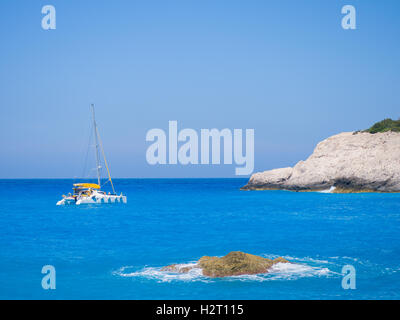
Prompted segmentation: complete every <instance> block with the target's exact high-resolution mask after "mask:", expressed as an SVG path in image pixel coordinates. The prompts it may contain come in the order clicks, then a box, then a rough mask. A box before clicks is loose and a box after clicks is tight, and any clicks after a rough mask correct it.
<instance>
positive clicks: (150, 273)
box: [114, 263, 208, 282]
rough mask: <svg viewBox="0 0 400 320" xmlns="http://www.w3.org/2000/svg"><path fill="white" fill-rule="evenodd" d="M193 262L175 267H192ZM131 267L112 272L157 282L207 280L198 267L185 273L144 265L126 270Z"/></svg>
mask: <svg viewBox="0 0 400 320" xmlns="http://www.w3.org/2000/svg"><path fill="white" fill-rule="evenodd" d="M195 265H196V264H195V263H182V264H177V265H176V268H177V269H178V270H179V269H181V268H184V267H194V266H195ZM129 269H132V267H122V268H121V269H119V270H118V271H116V272H114V274H116V275H119V276H121V277H137V278H145V279H150V280H156V281H159V282H171V281H184V282H187V281H202V282H207V281H208V278H207V277H204V276H203V274H202V271H201V269H200V268H192V269H190V270H189V271H188V272H186V273H179V272H171V271H162V270H161V269H162V268H159V267H144V268H142V269H140V270H137V271H134V272H127V271H128V270H129Z"/></svg>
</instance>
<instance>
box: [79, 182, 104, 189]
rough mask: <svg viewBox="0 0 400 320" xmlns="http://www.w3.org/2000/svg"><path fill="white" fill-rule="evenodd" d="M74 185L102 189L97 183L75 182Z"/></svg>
mask: <svg viewBox="0 0 400 320" xmlns="http://www.w3.org/2000/svg"><path fill="white" fill-rule="evenodd" d="M74 187H80V188H92V189H100V186H99V185H98V184H96V183H75V184H74Z"/></svg>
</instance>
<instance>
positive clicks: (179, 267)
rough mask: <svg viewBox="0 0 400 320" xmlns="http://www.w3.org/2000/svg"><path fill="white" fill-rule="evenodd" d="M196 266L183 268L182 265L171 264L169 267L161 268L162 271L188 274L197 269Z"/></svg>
mask: <svg viewBox="0 0 400 320" xmlns="http://www.w3.org/2000/svg"><path fill="white" fill-rule="evenodd" d="M196 266H197V265H194V266H186V267H182V265H179V264H171V265H169V266H165V267H163V268H161V271H167V272H176V273H187V272H189V271H190V270H192V269H193V268H195V267H196Z"/></svg>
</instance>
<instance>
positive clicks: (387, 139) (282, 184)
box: [242, 131, 400, 192]
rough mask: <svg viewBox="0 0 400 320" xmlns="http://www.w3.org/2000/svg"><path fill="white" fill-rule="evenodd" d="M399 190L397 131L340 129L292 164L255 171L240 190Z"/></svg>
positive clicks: (399, 153)
mask: <svg viewBox="0 0 400 320" xmlns="http://www.w3.org/2000/svg"><path fill="white" fill-rule="evenodd" d="M331 187H335V188H332V189H334V191H333V192H400V133H399V132H392V131H389V132H382V133H375V134H371V133H367V132H344V133H340V134H338V135H334V136H332V137H330V138H328V139H326V140H323V141H322V142H320V143H318V145H317V146H316V148H315V149H314V152H313V154H312V155H311V156H310V157H309V158H308V159H307V160H306V161H300V162H298V163H297V164H296V165H295V166H294V167H289V168H281V169H274V170H269V171H264V172H259V173H255V174H253V175H252V176H251V178H250V180H249V181H248V183H247V185H245V186H244V187H243V188H242V190H292V191H321V190H327V189H330V188H331Z"/></svg>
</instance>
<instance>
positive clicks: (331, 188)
mask: <svg viewBox="0 0 400 320" xmlns="http://www.w3.org/2000/svg"><path fill="white" fill-rule="evenodd" d="M335 189H336V187H334V186H332V187H330V188H329V189H326V190H321V191H318V192H319V193H332V192H333V191H334V190H335Z"/></svg>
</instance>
